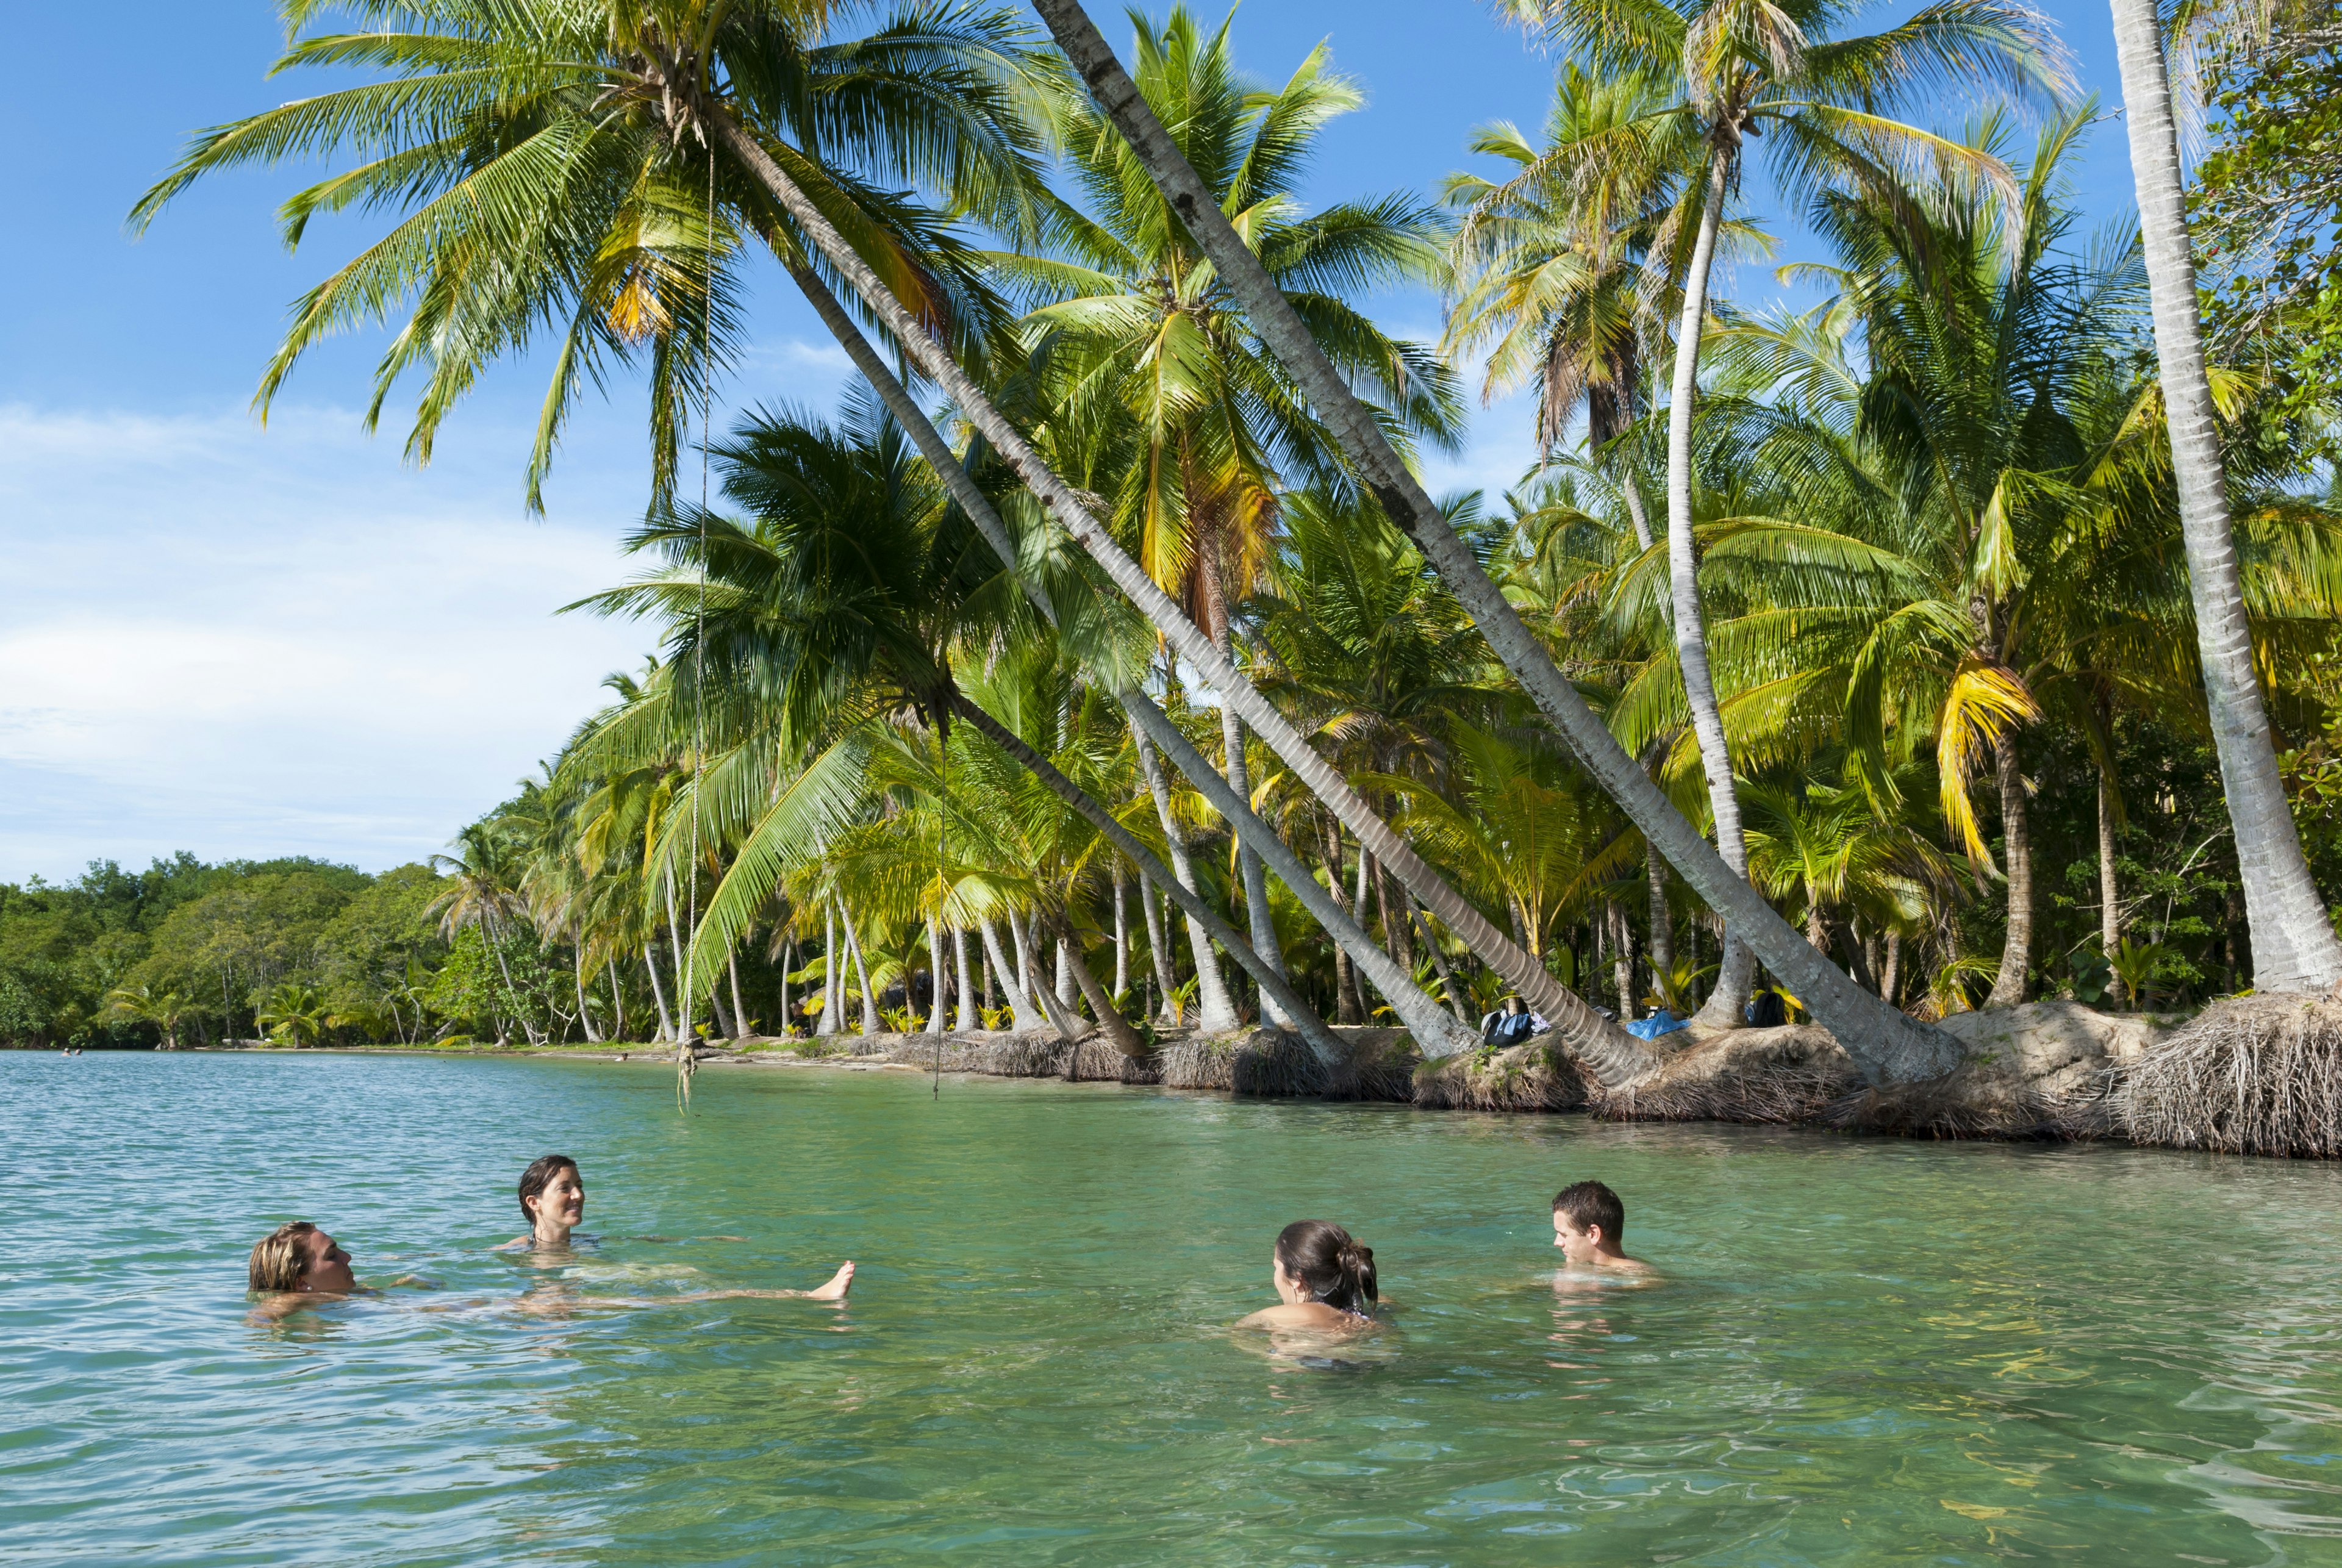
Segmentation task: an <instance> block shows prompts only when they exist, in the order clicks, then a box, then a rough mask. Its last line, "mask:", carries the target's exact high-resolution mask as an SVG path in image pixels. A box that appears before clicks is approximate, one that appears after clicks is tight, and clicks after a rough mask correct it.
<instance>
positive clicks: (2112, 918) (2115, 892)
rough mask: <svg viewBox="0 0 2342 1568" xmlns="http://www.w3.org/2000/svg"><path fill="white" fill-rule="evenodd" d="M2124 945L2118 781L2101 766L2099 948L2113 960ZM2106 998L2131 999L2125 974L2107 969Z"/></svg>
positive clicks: (2099, 776) (2099, 793) (2124, 1000)
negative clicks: (2117, 841)
mask: <svg viewBox="0 0 2342 1568" xmlns="http://www.w3.org/2000/svg"><path fill="white" fill-rule="evenodd" d="M2121 945H2122V888H2121V887H2120V886H2119V885H2118V884H2117V882H2116V880H2115V781H2114V774H2112V773H2111V772H2110V771H2108V770H2107V768H2106V767H2104V766H2101V767H2100V768H2099V769H2098V951H2099V952H2101V953H2103V954H2106V956H2107V958H2108V959H2109V960H2111V959H2112V958H2113V957H2114V955H2115V950H2116V949H2117V948H2118V947H2120V946H2121ZM2129 996H2130V992H2129V988H2128V987H2127V986H2126V985H2125V984H2123V977H2122V976H2121V975H2119V974H2115V973H2114V971H2113V969H2112V968H2111V966H2110V967H2109V968H2108V969H2107V999H2108V1000H2109V1001H2111V1002H2113V1003H2114V1004H2115V1005H2116V1006H2117V1007H2120V1006H2121V1005H2122V1004H2124V1003H2125V1002H2127V1001H2128V1000H2129Z"/></svg>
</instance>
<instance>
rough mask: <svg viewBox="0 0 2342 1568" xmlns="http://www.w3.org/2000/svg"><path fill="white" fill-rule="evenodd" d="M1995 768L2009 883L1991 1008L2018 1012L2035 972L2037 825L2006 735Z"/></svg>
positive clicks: (1996, 749) (1995, 751) (2012, 739)
mask: <svg viewBox="0 0 2342 1568" xmlns="http://www.w3.org/2000/svg"><path fill="white" fill-rule="evenodd" d="M1992 755H1993V768H1994V771H1995V772H1997V774H1999V776H2000V835H2001V844H2002V853H2001V863H2002V864H2001V870H2002V871H2003V873H2004V874H2006V875H2007V881H2008V924H2007V934H2006V935H2004V936H2003V937H2002V939H2001V944H2000V973H1999V974H1996V975H1995V976H1993V982H1992V994H1991V995H1989V996H1987V997H1986V998H1985V1002H1984V1004H1985V1005H1986V1006H1987V1007H2016V1006H2018V1005H2020V1004H2023V1002H2024V1001H2025V990H2026V984H2027V979H2028V978H2029V977H2030V975H2031V974H2032V971H2033V824H2032V818H2031V817H2030V815H2028V814H2027V810H2026V801H2025V770H2024V769H2023V768H2022V767H2021V766H2019V765H2018V763H2017V737H2016V736H2015V735H2012V734H2007V733H2006V732H2004V733H2003V734H2000V735H1999V736H1997V738H1996V739H1995V740H1994V741H1993V745H1992Z"/></svg>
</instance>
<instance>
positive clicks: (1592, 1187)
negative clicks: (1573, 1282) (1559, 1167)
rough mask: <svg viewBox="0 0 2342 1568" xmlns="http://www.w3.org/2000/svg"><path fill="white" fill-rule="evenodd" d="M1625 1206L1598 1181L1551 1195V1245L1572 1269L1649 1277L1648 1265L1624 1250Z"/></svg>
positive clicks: (1571, 1187)
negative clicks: (1557, 1248)
mask: <svg viewBox="0 0 2342 1568" xmlns="http://www.w3.org/2000/svg"><path fill="white" fill-rule="evenodd" d="M1553 1244H1554V1245H1555V1246H1557V1247H1559V1248H1560V1249H1561V1256H1562V1260H1563V1262H1564V1263H1566V1264H1567V1265H1568V1266H1569V1267H1571V1268H1574V1269H1601V1270H1604V1271H1606V1272H1609V1273H1621V1274H1649V1273H1653V1272H1654V1271H1653V1270H1652V1268H1651V1265H1650V1264H1648V1263H1645V1262H1643V1261H1642V1260H1641V1259H1640V1258H1630V1257H1628V1256H1627V1255H1626V1252H1625V1251H1624V1247H1625V1244H1626V1204H1625V1203H1621V1202H1620V1201H1619V1199H1618V1194H1617V1193H1614V1192H1612V1191H1611V1190H1610V1189H1609V1188H1608V1187H1606V1186H1605V1185H1604V1184H1603V1183H1600V1182H1573V1183H1570V1184H1569V1185H1568V1186H1566V1187H1564V1188H1562V1190H1561V1191H1560V1192H1558V1193H1555V1194H1554V1199H1553Z"/></svg>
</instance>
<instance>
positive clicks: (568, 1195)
mask: <svg viewBox="0 0 2342 1568" xmlns="http://www.w3.org/2000/svg"><path fill="white" fill-rule="evenodd" d="M520 1212H521V1216H522V1217H523V1218H524V1219H525V1220H527V1221H528V1227H529V1228H528V1234H526V1235H525V1236H515V1237H514V1238H513V1239H512V1240H510V1241H508V1242H506V1243H504V1244H503V1245H502V1246H500V1247H498V1248H497V1249H496V1250H497V1251H498V1252H514V1251H517V1250H519V1249H521V1248H523V1247H526V1248H527V1249H529V1250H530V1251H531V1252H534V1253H565V1252H567V1251H568V1250H569V1237H570V1233H572V1232H574V1231H575V1229H576V1228H577V1226H578V1225H579V1224H580V1223H582V1222H583V1221H584V1220H585V1218H586V1177H585V1175H584V1174H583V1173H581V1172H580V1171H579V1170H578V1169H577V1162H576V1161H575V1160H573V1159H571V1158H570V1157H569V1156H568V1155H566V1154H544V1155H540V1156H538V1157H537V1158H536V1159H535V1160H533V1161H531V1162H530V1163H529V1167H528V1169H527V1170H525V1171H523V1172H522V1173H521V1174H520ZM730 1239H732V1240H737V1239H738V1238H737V1237H733V1238H730ZM853 1286H854V1263H853V1261H852V1260H851V1259H849V1260H847V1261H846V1263H841V1264H840V1265H838V1270H837V1272H836V1273H834V1274H832V1275H830V1277H829V1279H828V1280H827V1281H826V1283H822V1284H820V1285H817V1286H816V1287H815V1288H814V1289H812V1290H809V1291H716V1292H713V1293H702V1294H697V1295H691V1296H677V1297H673V1298H671V1299H673V1300H677V1301H713V1300H716V1299H719V1298H724V1297H730V1296H794V1297H798V1298H802V1299H804V1300H806V1301H817V1302H834V1301H844V1300H845V1299H846V1292H847V1291H848V1290H851V1289H852V1288H853ZM629 1304H632V1303H629Z"/></svg>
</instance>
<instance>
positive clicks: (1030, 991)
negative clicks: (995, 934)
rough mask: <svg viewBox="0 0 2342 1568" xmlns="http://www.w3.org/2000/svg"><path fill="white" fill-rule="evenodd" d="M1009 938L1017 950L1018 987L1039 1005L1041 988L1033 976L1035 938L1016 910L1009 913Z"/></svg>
mask: <svg viewBox="0 0 2342 1568" xmlns="http://www.w3.org/2000/svg"><path fill="white" fill-rule="evenodd" d="M1008 939H1009V942H1010V944H1011V945H1013V946H1014V947H1015V949H1016V989H1017V990H1019V991H1021V992H1023V993H1024V994H1026V995H1027V996H1029V997H1031V998H1032V999H1033V1001H1034V1003H1035V1004H1036V1005H1038V1004H1039V1003H1040V1000H1041V988H1040V986H1039V985H1038V984H1036V983H1035V981H1034V977H1033V938H1032V936H1031V934H1029V933H1028V932H1027V931H1026V924H1025V921H1024V920H1023V918H1022V917H1020V916H1019V915H1018V914H1016V911H1014V910H1011V911H1009V914H1008Z"/></svg>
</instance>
